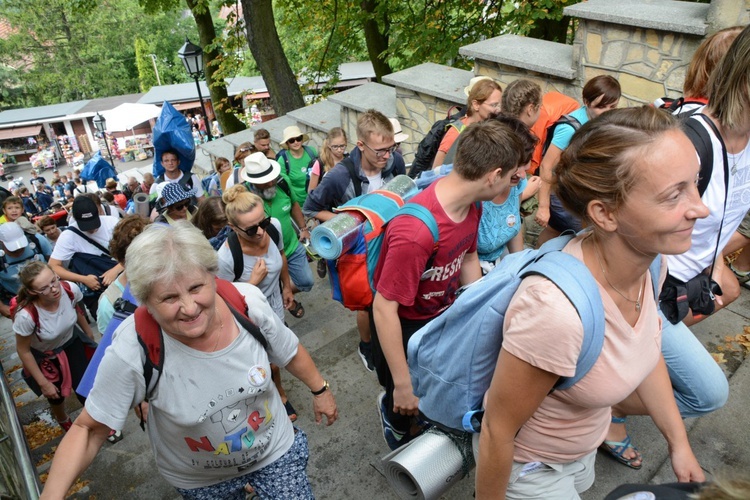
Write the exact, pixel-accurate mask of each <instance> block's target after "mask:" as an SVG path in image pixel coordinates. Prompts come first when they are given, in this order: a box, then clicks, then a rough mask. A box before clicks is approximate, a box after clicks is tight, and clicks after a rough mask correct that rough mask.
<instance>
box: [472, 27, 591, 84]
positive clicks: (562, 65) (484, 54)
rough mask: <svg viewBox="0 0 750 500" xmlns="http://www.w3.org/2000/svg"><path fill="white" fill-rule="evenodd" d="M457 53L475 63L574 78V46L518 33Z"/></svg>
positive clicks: (477, 44)
mask: <svg viewBox="0 0 750 500" xmlns="http://www.w3.org/2000/svg"><path fill="white" fill-rule="evenodd" d="M458 53H459V54H461V55H462V56H466V57H471V58H474V59H475V61H476V62H475V70H474V72H475V73H477V74H485V73H484V72H481V71H478V70H477V62H479V61H481V62H484V64H485V65H487V63H492V64H490V65H489V66H493V65H501V67H502V66H506V67H510V68H515V69H516V72H517V70H518V69H522V70H527V71H530V72H533V73H540V74H542V75H545V76H552V77H555V78H556V79H561V80H567V81H571V80H573V79H574V78H575V77H576V69H575V63H574V59H573V46H571V45H565V44H563V43H557V42H548V41H546V40H537V39H536V38H526V37H523V36H518V35H502V36H498V37H495V38H490V39H489V40H484V41H481V42H477V43H472V44H470V45H466V46H464V47H461V48H460V49H459V50H458ZM511 72H512V70H511Z"/></svg>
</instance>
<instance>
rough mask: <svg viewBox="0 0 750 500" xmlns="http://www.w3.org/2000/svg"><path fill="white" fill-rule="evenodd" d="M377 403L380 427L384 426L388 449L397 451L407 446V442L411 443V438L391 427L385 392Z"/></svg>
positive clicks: (384, 437)
mask: <svg viewBox="0 0 750 500" xmlns="http://www.w3.org/2000/svg"><path fill="white" fill-rule="evenodd" d="M377 403H378V413H379V414H380V425H382V426H383V439H385V444H387V445H388V448H390V449H391V450H395V449H397V448H399V447H401V446H402V445H404V444H406V442H407V441H409V436H407V435H406V433H402V432H398V431H397V430H395V429H394V428H393V427H391V423H390V422H389V421H388V417H387V416H386V415H387V413H386V409H385V392H381V393H380V395H378V400H377Z"/></svg>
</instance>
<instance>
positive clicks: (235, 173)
mask: <svg viewBox="0 0 750 500" xmlns="http://www.w3.org/2000/svg"><path fill="white" fill-rule="evenodd" d="M240 168H242V167H240ZM232 179H233V180H234V183H235V184H239V183H240V169H239V168H235V169H234V171H233V172H232Z"/></svg>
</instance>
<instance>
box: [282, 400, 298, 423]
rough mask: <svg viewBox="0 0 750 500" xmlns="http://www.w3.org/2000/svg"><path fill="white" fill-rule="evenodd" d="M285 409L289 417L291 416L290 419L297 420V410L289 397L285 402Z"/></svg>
mask: <svg viewBox="0 0 750 500" xmlns="http://www.w3.org/2000/svg"><path fill="white" fill-rule="evenodd" d="M284 409H285V410H286V415H287V417H289V421H290V422H296V421H297V410H295V409H294V406H292V403H290V402H289V400H288V399H287V400H286V403H284Z"/></svg>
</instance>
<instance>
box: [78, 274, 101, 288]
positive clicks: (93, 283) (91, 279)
mask: <svg viewBox="0 0 750 500" xmlns="http://www.w3.org/2000/svg"><path fill="white" fill-rule="evenodd" d="M81 283H82V284H83V285H86V286H87V287H89V288H90V289H92V290H99V289H100V288H101V286H102V285H101V283H99V278H97V277H96V276H94V275H93V274H89V275H87V276H84V277H83V279H82V280H81Z"/></svg>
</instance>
